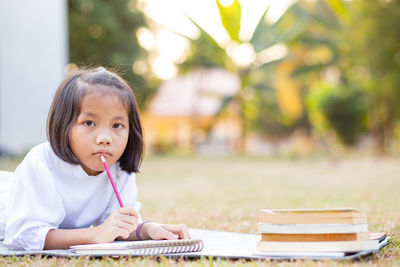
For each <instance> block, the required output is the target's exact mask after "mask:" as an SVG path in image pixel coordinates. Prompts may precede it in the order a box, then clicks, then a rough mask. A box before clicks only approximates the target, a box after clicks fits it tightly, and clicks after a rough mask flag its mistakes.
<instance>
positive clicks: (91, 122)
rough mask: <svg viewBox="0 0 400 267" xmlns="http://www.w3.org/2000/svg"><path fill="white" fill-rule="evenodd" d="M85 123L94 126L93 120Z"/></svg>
mask: <svg viewBox="0 0 400 267" xmlns="http://www.w3.org/2000/svg"><path fill="white" fill-rule="evenodd" d="M84 124H85V125H86V126H89V127H92V126H94V122H93V121H85V122H84Z"/></svg>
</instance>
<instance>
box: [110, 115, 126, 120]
mask: <svg viewBox="0 0 400 267" xmlns="http://www.w3.org/2000/svg"><path fill="white" fill-rule="evenodd" d="M113 120H116V121H126V117H124V116H115V117H114V118H113Z"/></svg>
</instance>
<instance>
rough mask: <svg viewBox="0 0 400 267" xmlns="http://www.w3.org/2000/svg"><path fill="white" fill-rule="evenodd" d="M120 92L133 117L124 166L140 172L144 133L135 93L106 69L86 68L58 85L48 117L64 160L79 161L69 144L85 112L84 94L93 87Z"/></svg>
mask: <svg viewBox="0 0 400 267" xmlns="http://www.w3.org/2000/svg"><path fill="white" fill-rule="evenodd" d="M103 88H106V89H107V90H108V91H111V92H113V93H116V94H117V95H118V96H119V97H120V98H121V99H122V102H123V103H124V105H125V108H126V110H127V111H128V116H129V136H128V142H127V145H126V147H125V150H124V152H123V153H122V156H121V157H120V158H119V160H118V161H119V164H120V166H121V169H123V170H124V171H126V172H128V173H132V172H138V171H139V166H140V164H141V162H142V159H143V147H144V144H143V135H142V126H141V123H140V118H139V110H138V105H137V102H136V98H135V95H134V94H133V91H132V88H131V87H130V86H129V84H128V83H127V82H126V81H125V80H124V79H122V78H121V77H120V76H119V75H118V74H116V73H114V72H111V71H108V70H106V69H105V68H102V67H100V68H96V69H83V70H79V71H77V72H75V73H73V74H71V75H69V76H67V77H66V78H65V79H64V80H63V81H62V83H61V84H60V86H59V87H58V89H57V91H56V93H55V96H54V99H53V102H52V104H51V107H50V111H49V115H48V118H47V138H48V139H49V142H50V145H51V148H52V149H53V151H54V153H55V154H56V155H57V156H58V157H60V158H61V159H62V160H64V161H66V162H68V163H73V164H79V163H80V162H79V160H78V159H77V157H76V156H75V155H74V153H72V151H71V147H70V144H69V134H70V132H71V128H72V126H73V124H74V123H75V121H76V120H77V118H78V116H79V113H80V111H81V101H82V99H83V97H84V96H85V95H86V94H88V93H89V92H92V91H93V90H102V91H104V89H103Z"/></svg>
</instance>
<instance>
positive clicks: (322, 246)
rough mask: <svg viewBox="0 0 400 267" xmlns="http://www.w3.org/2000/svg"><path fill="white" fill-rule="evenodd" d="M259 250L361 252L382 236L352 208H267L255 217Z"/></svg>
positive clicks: (375, 246)
mask: <svg viewBox="0 0 400 267" xmlns="http://www.w3.org/2000/svg"><path fill="white" fill-rule="evenodd" d="M258 232H259V233H260V234H261V241H259V242H258V244H257V250H258V251H259V252H309V253H310V252H312V253H315V252H317V253H320V252H340V253H349V252H360V251H366V250H378V249H379V239H381V238H382V236H381V235H379V234H378V235H379V236H378V235H377V234H375V235H374V234H371V233H370V232H369V231H368V223H367V216H366V214H365V213H362V212H359V211H357V210H355V209H353V208H335V209H270V210H261V211H260V212H259V216H258Z"/></svg>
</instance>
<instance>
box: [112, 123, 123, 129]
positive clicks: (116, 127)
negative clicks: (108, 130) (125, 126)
mask: <svg viewBox="0 0 400 267" xmlns="http://www.w3.org/2000/svg"><path fill="white" fill-rule="evenodd" d="M113 128H114V129H121V128H122V124H121V123H114V125H113Z"/></svg>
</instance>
